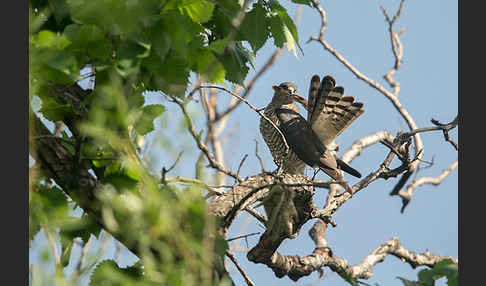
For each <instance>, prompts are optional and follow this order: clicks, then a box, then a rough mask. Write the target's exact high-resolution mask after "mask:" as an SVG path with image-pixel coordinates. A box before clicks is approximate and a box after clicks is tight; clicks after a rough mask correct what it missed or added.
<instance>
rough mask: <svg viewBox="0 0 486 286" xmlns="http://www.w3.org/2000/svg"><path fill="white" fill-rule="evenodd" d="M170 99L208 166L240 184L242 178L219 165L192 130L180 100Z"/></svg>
mask: <svg viewBox="0 0 486 286" xmlns="http://www.w3.org/2000/svg"><path fill="white" fill-rule="evenodd" d="M170 97H171V98H172V102H175V103H176V104H177V105H178V106H179V107H180V108H181V110H182V113H183V114H184V117H185V119H186V122H187V125H188V130H189V132H190V133H191V135H192V137H193V138H194V141H196V144H197V146H198V148H199V149H200V150H201V151H203V152H204V154H205V155H206V158H207V159H208V161H209V164H210V166H211V167H212V168H215V169H217V170H219V171H221V172H223V173H225V174H226V175H228V176H230V177H233V178H235V179H236V180H238V181H240V182H241V181H242V178H241V177H240V176H238V175H237V174H235V173H233V172H231V171H230V170H228V169H226V168H225V167H224V166H223V165H221V164H220V163H219V162H218V161H216V159H215V158H214V156H213V154H211V152H210V151H209V149H208V147H207V146H206V145H205V144H204V143H203V142H202V141H201V138H200V136H199V135H198V134H197V133H196V130H195V129H194V125H193V123H192V119H191V117H190V116H189V114H188V113H187V110H186V107H185V105H184V103H183V102H181V101H180V99H178V98H175V97H173V96H170Z"/></svg>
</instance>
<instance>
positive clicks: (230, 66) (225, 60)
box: [217, 48, 250, 84]
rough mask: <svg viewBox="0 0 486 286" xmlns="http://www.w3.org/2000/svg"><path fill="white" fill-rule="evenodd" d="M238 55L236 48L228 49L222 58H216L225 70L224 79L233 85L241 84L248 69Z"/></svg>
mask: <svg viewBox="0 0 486 286" xmlns="http://www.w3.org/2000/svg"><path fill="white" fill-rule="evenodd" d="M238 53H239V51H238V50H237V49H236V48H232V49H231V48H230V49H227V50H226V51H225V53H224V54H223V55H222V56H218V57H217V58H218V59H219V60H220V61H221V63H222V64H223V66H224V69H225V70H226V79H227V80H229V81H230V82H233V83H237V84H243V81H244V80H245V77H246V75H247V74H248V71H249V70H250V69H249V67H248V66H247V65H246V62H244V61H243V60H242V58H241V56H240V55H239V54H238Z"/></svg>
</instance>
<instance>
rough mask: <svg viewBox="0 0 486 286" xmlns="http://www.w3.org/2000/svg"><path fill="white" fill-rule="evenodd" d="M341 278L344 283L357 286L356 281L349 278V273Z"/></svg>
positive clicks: (351, 277)
mask: <svg viewBox="0 0 486 286" xmlns="http://www.w3.org/2000/svg"><path fill="white" fill-rule="evenodd" d="M342 277H343V278H344V280H345V281H346V282H348V283H349V284H351V285H353V286H358V280H356V279H355V278H353V276H351V274H350V273H344V274H343V275H342Z"/></svg>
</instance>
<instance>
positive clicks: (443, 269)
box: [397, 259, 459, 286]
mask: <svg viewBox="0 0 486 286" xmlns="http://www.w3.org/2000/svg"><path fill="white" fill-rule="evenodd" d="M443 277H447V286H457V285H458V279H459V268H458V265H457V264H456V263H454V262H453V261H452V260H451V259H444V260H442V261H440V262H438V263H437V264H435V265H434V267H433V268H432V269H423V270H421V271H420V272H419V273H418V281H410V280H407V279H405V278H402V277H397V278H398V279H400V281H402V282H403V285H405V286H434V285H435V280H437V279H441V278H443Z"/></svg>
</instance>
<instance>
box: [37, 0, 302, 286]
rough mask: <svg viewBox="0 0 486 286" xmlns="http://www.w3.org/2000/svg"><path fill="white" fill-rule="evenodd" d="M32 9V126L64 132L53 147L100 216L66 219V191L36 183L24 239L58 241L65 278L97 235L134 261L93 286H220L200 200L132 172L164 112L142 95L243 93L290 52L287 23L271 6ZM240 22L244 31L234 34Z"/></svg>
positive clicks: (218, 260) (109, 270)
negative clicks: (280, 54) (44, 234)
mask: <svg viewBox="0 0 486 286" xmlns="http://www.w3.org/2000/svg"><path fill="white" fill-rule="evenodd" d="M300 2H301V1H299V3H300ZM29 3H30V5H29V20H30V26H29V32H30V34H29V66H30V74H29V83H30V94H29V99H31V100H32V99H33V96H37V97H38V98H39V99H40V100H41V102H42V103H41V104H42V105H41V108H40V110H38V114H41V115H42V116H43V117H44V118H46V119H48V120H50V121H53V122H56V121H63V122H65V123H66V125H67V126H68V128H69V131H71V132H70V133H69V134H73V135H72V136H68V135H67V133H66V132H63V138H64V139H65V140H62V141H61V142H60V143H61V145H62V146H63V147H64V148H65V150H66V151H67V153H68V154H69V156H71V159H72V162H71V164H72V166H73V172H76V170H77V169H78V168H86V169H88V170H89V171H90V172H92V174H94V175H96V180H97V182H98V183H99V184H100V185H99V188H97V189H96V191H95V193H94V196H95V197H94V198H90V200H93V201H96V202H97V203H96V205H93V206H91V207H93V209H95V210H97V211H99V212H100V214H101V215H100V217H93V214H91V213H90V214H88V213H86V212H85V213H84V214H83V215H81V216H80V217H75V216H73V215H72V210H71V208H72V206H73V203H69V202H68V197H67V196H66V194H68V193H69V191H70V190H69V189H66V188H69V186H70V185H69V186H67V185H62V184H61V183H60V185H57V183H58V182H56V181H57V180H58V179H59V178H57V177H55V176H53V175H52V173H50V172H46V173H45V174H44V173H42V176H43V177H42V180H41V179H40V178H41V177H38V178H36V180H34V183H32V184H31V188H30V190H29V194H30V200H29V207H30V216H29V237H30V239H32V238H33V236H34V235H35V234H36V233H37V232H38V231H39V230H40V228H41V226H42V227H46V228H48V229H49V231H50V232H51V233H54V234H56V235H58V236H56V238H57V239H58V240H59V241H60V245H61V263H60V264H61V265H60V267H61V268H62V267H66V266H68V264H69V261H70V257H71V250H72V249H73V247H74V244H73V241H74V239H75V238H81V239H82V240H83V241H84V242H85V243H86V242H87V241H88V239H89V237H90V236H91V235H94V236H95V237H97V236H99V233H100V231H101V229H102V228H101V226H103V227H104V228H105V229H106V230H107V231H108V232H110V233H111V234H112V235H113V236H115V237H116V238H117V239H118V240H119V241H121V242H123V244H124V245H125V246H126V247H128V248H129V249H130V250H132V251H133V252H136V253H137V255H138V256H139V258H140V262H139V264H138V265H137V266H132V267H129V268H125V269H120V268H118V266H117V265H116V263H115V262H113V261H104V262H102V263H100V264H99V265H98V266H97V267H96V269H95V270H94V272H93V274H92V277H91V285H101V284H102V285H133V284H137V285H155V284H157V285H160V284H166V285H181V284H183V285H187V284H191V285H192V284H196V283H199V282H200V281H203V280H204V281H207V279H208V278H210V279H211V281H213V284H214V285H226V284H227V283H228V282H229V280H228V278H225V277H224V276H223V275H221V274H222V273H224V266H223V258H224V255H225V251H226V249H227V243H226V241H225V240H224V239H223V238H222V237H221V236H220V235H219V234H218V233H215V229H216V228H215V226H216V225H217V223H218V222H217V221H215V218H213V217H209V216H208V215H207V213H206V203H205V201H204V199H203V196H202V191H203V190H202V189H201V188H200V186H197V185H189V186H187V188H185V189H178V188H176V187H172V186H169V185H166V184H161V182H160V176H159V175H158V174H153V173H151V172H149V170H148V168H147V167H146V166H145V165H144V163H143V162H141V159H140V154H139V153H138V151H139V150H138V149H137V148H138V147H137V146H138V145H137V142H136V140H138V139H137V138H143V136H145V135H147V134H149V133H150V132H151V131H152V130H153V129H154V125H153V121H154V119H155V118H157V117H158V116H160V115H161V114H163V112H164V111H165V107H164V106H163V105H160V104H157V105H146V104H145V101H144V97H143V92H144V91H146V90H158V91H161V92H163V93H165V94H169V95H172V96H177V97H180V98H183V97H184V96H185V94H186V89H187V87H188V86H189V79H190V76H191V75H192V74H194V73H195V74H197V75H199V76H200V77H201V78H202V79H203V80H205V81H209V82H214V83H227V82H232V83H238V84H243V82H244V80H245V78H246V75H247V73H248V71H249V69H250V68H251V67H253V59H254V57H255V54H256V53H257V52H258V50H260V49H261V47H263V46H264V45H265V43H267V41H268V40H269V39H270V38H273V42H274V44H275V45H276V46H277V47H279V48H281V47H283V46H284V44H287V45H288V46H289V47H290V46H293V45H294V42H297V45H298V37H297V30H296V27H295V24H294V23H293V21H292V19H291V18H290V17H289V16H288V14H287V11H286V10H285V9H284V8H283V7H282V6H281V5H280V4H279V3H278V2H277V1H275V0H272V1H264V0H259V1H257V2H255V3H254V5H253V6H252V7H249V9H246V8H247V7H242V6H241V4H240V1H238V0H216V1H209V0H169V1H161V0H145V1H117V0H102V1H88V0H30V2H29ZM241 13H243V15H244V17H243V18H242V19H243V20H242V21H241V23H236V22H234V19H235V18H236V17H237V16H239V15H241ZM286 33H287V35H286ZM289 35H290V36H289ZM81 70H83V71H85V70H88V73H87V74H88V76H87V77H93V78H94V80H95V85H94V89H93V90H87V91H80V89H79V87H77V88H76V82H78V81H79V80H81V79H82V78H83V77H84V76H83V75H80V71H81ZM30 112H31V115H32V118H31V120H33V118H34V117H35V115H33V113H32V111H30ZM31 125H32V124H31ZM31 132H32V130H31ZM36 164H37V163H36ZM52 181H54V182H56V184H47V183H46V182H52ZM73 185H76V184H73ZM72 199H74V200H76V198H72ZM83 207H85V206H84V205H83ZM208 245H212V247H209V248H208V247H207V246H208ZM142 263H143V271H141V270H140V269H142V268H140V267H141V264H142ZM61 268H59V269H57V270H56V272H57V273H58V274H57V275H58V278H59V277H62V275H63V274H62V269H61ZM85 270H87V269H84V270H83V271H85ZM214 271H216V273H219V274H218V275H217V276H215V275H214V274H213V273H214ZM59 275H60V276H59Z"/></svg>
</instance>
